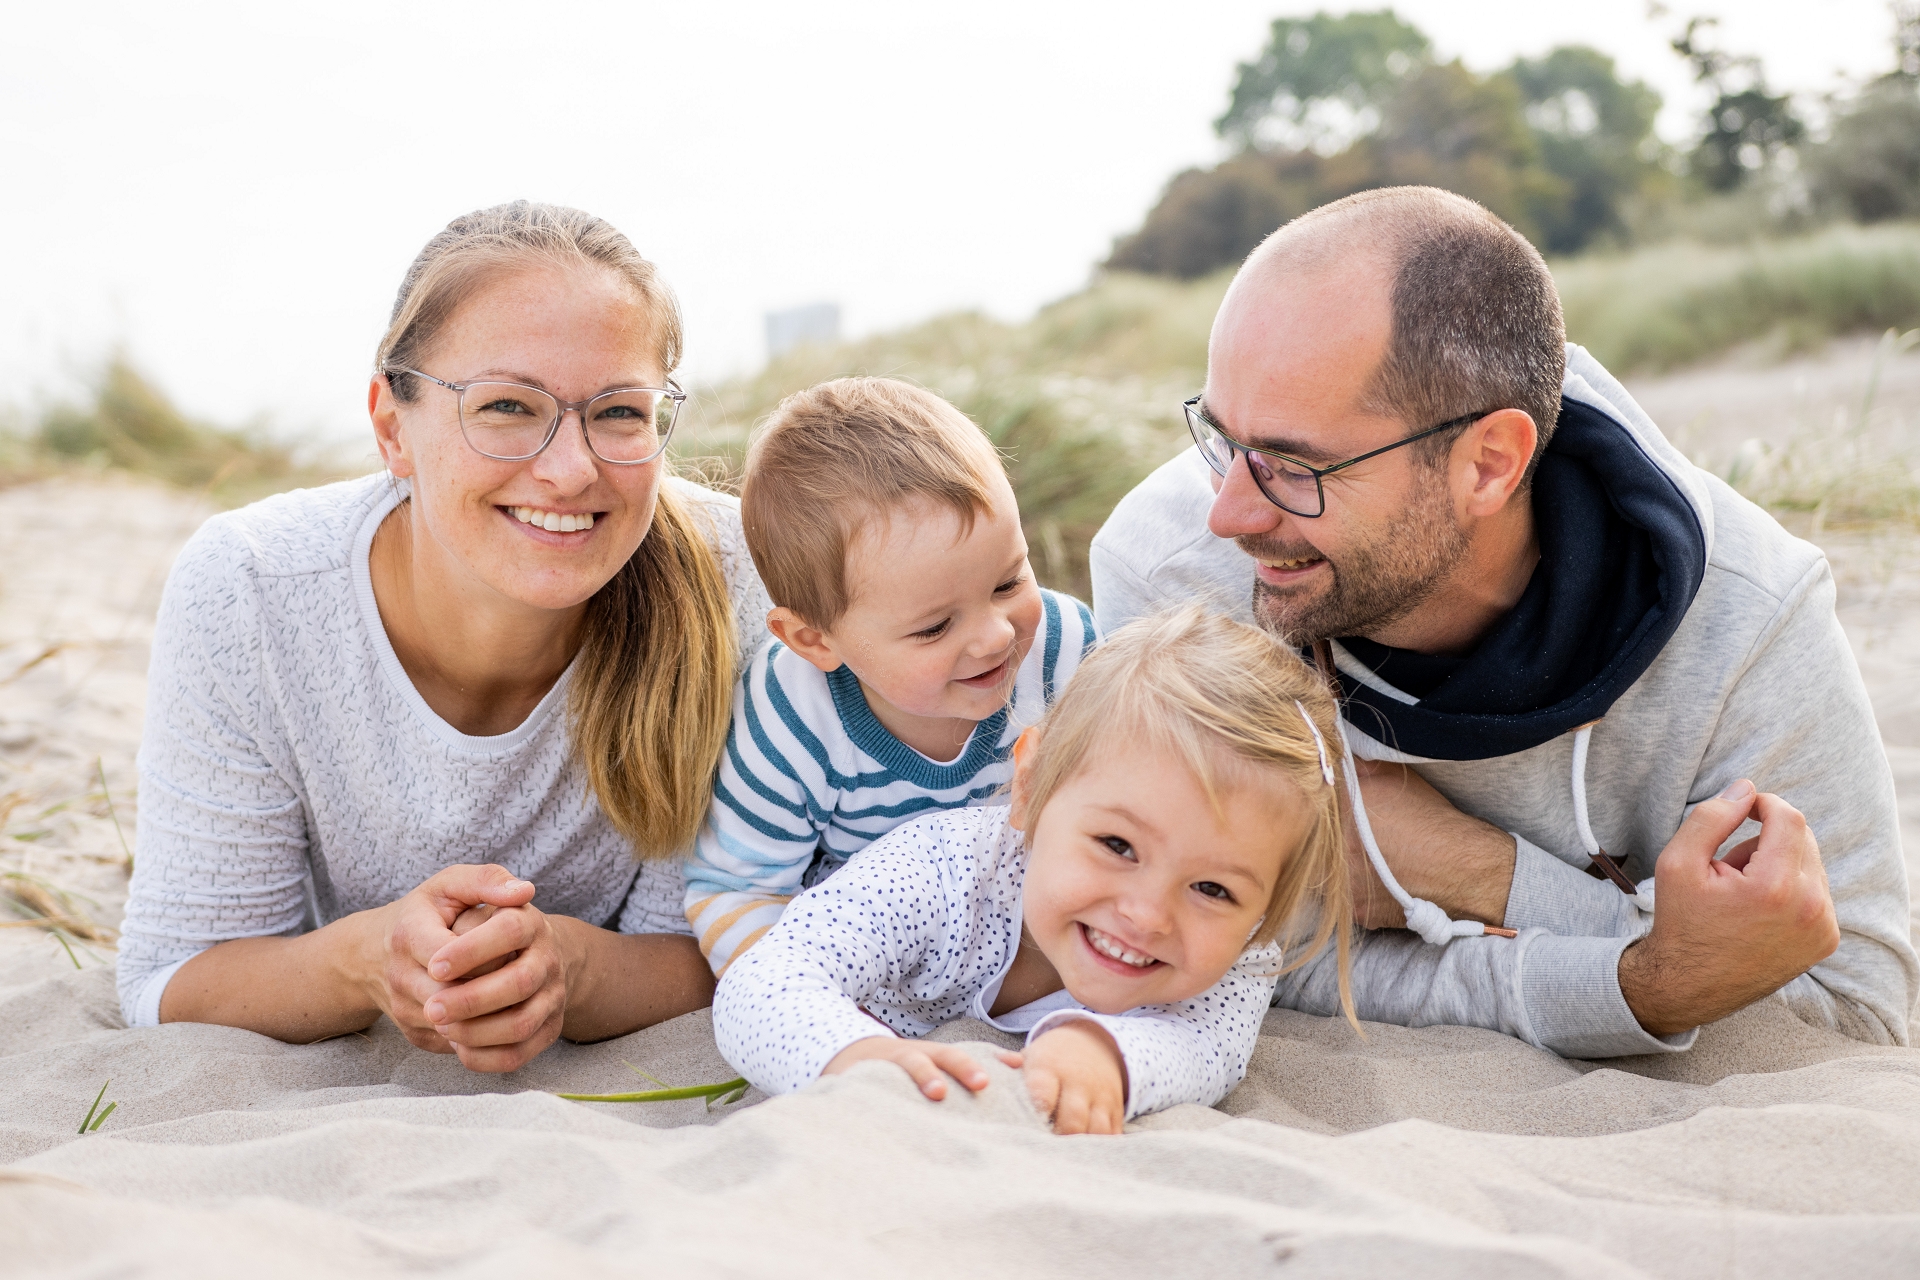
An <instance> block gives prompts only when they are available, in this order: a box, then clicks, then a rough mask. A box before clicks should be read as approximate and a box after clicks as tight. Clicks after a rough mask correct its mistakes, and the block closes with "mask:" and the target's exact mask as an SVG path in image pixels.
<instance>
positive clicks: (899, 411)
mask: <svg viewBox="0 0 1920 1280" xmlns="http://www.w3.org/2000/svg"><path fill="white" fill-rule="evenodd" d="M1005 476H1006V473H1005V471H1004V470H1003V468H1002V466H1001V462H1000V455H999V454H997V453H996V452H994V449H993V445H992V444H991V443H990V442H989V441H988V440H987V437H986V435H985V434H984V433H983V432H981V430H980V428H979V427H976V426H975V425H974V424H973V423H972V422H971V421H970V420H968V418H967V416H966V415H965V414H963V413H961V412H960V411H959V410H958V409H956V408H954V407H953V406H952V405H950V404H948V403H947V402H946V401H945V400H942V399H941V398H940V397H939V396H936V395H934V394H933V393H932V392H931V391H926V390H923V389H922V388H920V387H916V386H913V385H912V384H911V383H906V382H900V381H897V380H896V379H893V378H837V379H835V380H834V381H832V382H822V383H820V384H819V385H818V386H815V387H809V388H808V389H807V390H805V391H796V392H795V393H794V394H792V395H790V396H788V397H787V398H786V399H785V400H782V401H781V402H780V407H779V408H778V409H776V410H774V412H773V417H772V418H770V419H768V421H767V424H766V426H765V427H763V428H761V430H760V433H759V435H758V436H756V437H755V439H754V442H753V446H752V448H750V449H749V450H748V451H747V468H746V479H745V481H744V483H743V484H742V486H741V490H740V519H741V521H742V523H743V524H744V525H745V526H746V534H747V550H748V551H749V552H750V553H751V554H752V556H753V566H754V568H756V569H758V570H759V571H760V581H761V582H763V583H765V584H766V587H767V594H768V595H769V596H770V597H772V599H773V602H774V603H775V604H777V605H780V606H782V607H784V608H787V609H791V610H793V612H795V613H796V614H798V615H800V617H801V618H802V619H804V620H805V621H806V623H807V624H808V625H809V626H813V627H818V628H820V629H821V630H822V631H825V630H827V629H829V628H831V627H832V626H833V624H834V623H836V622H838V621H839V620H840V617H841V615H843V614H844V613H846V611H847V607H848V605H849V604H851V603H852V600H851V598H850V596H849V594H848V590H847V547H848V545H849V544H851V543H852V541H853V539H854V537H855V536H856V535H857V534H858V533H859V532H860V530H861V529H862V527H863V526H865V525H866V524H867V523H868V522H869V521H872V520H876V519H880V518H884V517H885V516H886V514H887V513H888V512H890V511H892V510H894V509H895V508H897V507H900V506H903V505H907V504H910V503H914V502H923V503H926V504H928V505H930V506H932V507H934V508H935V509H936V510H939V509H945V510H948V511H952V512H953V513H954V514H955V515H957V516H959V517H960V523H961V529H962V530H963V531H964V532H965V533H971V532H972V531H973V522H974V519H975V517H977V516H980V515H992V514H994V502H995V500H996V497H997V496H998V493H999V492H1004V490H1003V487H1002V486H1003V485H1004V483H1005Z"/></svg>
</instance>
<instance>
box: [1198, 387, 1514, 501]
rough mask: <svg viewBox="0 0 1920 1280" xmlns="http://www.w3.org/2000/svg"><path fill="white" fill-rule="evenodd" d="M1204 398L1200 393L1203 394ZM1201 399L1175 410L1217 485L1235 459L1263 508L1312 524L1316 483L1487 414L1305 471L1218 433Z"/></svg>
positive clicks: (1319, 488) (1322, 493)
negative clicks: (1263, 501) (1242, 463)
mask: <svg viewBox="0 0 1920 1280" xmlns="http://www.w3.org/2000/svg"><path fill="white" fill-rule="evenodd" d="M1203 394H1204V393H1203ZM1200 399H1201V397H1200V396H1194V397H1193V398H1192V399H1191V400H1186V401H1183V402H1182V403H1181V405H1180V407H1181V408H1182V409H1185V410H1186V411H1187V430H1188V431H1190V432H1192V433H1193V443H1194V446H1195V447H1196V448H1198V449H1199V450H1200V456H1201V457H1203V458H1205V459H1206V460H1207V465H1208V466H1210V467H1212V468H1213V469H1214V471H1215V472H1216V473H1217V474H1219V475H1220V477H1221V478H1222V479H1224V478H1226V476H1227V474H1228V473H1229V472H1231V471H1232V470H1233V461H1234V458H1235V457H1237V456H1244V457H1245V458H1246V460H1247V474H1248V475H1251V476H1252V477H1253V483H1254V487H1255V488H1257V489H1259V490H1260V492H1261V493H1262V494H1263V495H1264V496H1265V497H1266V499H1267V501H1268V502H1271V503H1272V504H1273V505H1274V506H1276V507H1278V508H1280V509H1281V510H1282V511H1285V512H1288V513H1290V514H1292V515H1296V516H1300V517H1301V518H1303V519H1307V520H1317V519H1319V518H1320V517H1321V516H1323V515H1325V514H1326V513H1327V491H1326V487H1325V486H1324V485H1323V484H1322V483H1321V480H1322V479H1323V478H1324V477H1326V476H1330V475H1332V474H1333V473H1334V472H1336V471H1344V470H1346V469H1347V468H1348V467H1351V466H1353V465H1354V464H1355V463H1359V462H1365V461H1366V460H1367V459H1368V458H1377V457H1379V456H1380V455H1381V454H1383V453H1391V452H1392V451H1393V450H1395V449H1398V448H1399V447H1400V446H1401V445H1403V444H1412V443H1413V442H1414V441H1415V440H1425V439H1426V438H1427V437H1428V436H1436V435H1439V434H1440V433H1441V432H1442V431H1452V430H1454V429H1455V428H1457V427H1464V426H1467V425H1469V424H1470V423H1473V422H1477V421H1479V420H1480V419H1481V418H1484V417H1486V416H1487V415H1488V414H1489V413H1492V412H1493V410H1491V409H1483V410H1481V411H1479V412H1477V413H1468V414H1462V415H1461V416H1460V417H1458V418H1449V419H1448V420H1447V421H1445V422H1443V423H1441V424H1440V425H1439V426H1437V427H1428V428H1427V429H1426V430H1425V431H1416V432H1414V434H1412V435H1410V436H1402V437H1401V438H1400V439H1398V440H1395V441H1394V442H1393V443H1392V444H1389V445H1383V446H1382V447H1380V448H1378V449H1374V450H1372V451H1371V452H1368V453H1363V454H1361V455H1360V456H1359V457H1357V458H1348V459H1347V460H1346V461H1345V462H1336V463H1334V464H1333V465H1332V466H1330V467H1315V466H1309V465H1308V464H1307V463H1304V462H1302V461H1300V459H1298V458H1290V457H1288V456H1287V455H1286V454H1284V453H1275V452H1273V451H1272V450H1271V449H1254V448H1250V447H1248V446H1247V445H1244V444H1241V443H1240V442H1239V441H1238V440H1235V439H1233V438H1232V437H1231V436H1229V435H1228V434H1227V433H1226V432H1224V431H1222V430H1221V429H1220V424H1218V423H1217V422H1215V421H1214V420H1213V419H1212V418H1209V417H1208V416H1207V413H1206V410H1204V409H1202V408H1201V407H1200Z"/></svg>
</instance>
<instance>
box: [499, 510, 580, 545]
mask: <svg viewBox="0 0 1920 1280" xmlns="http://www.w3.org/2000/svg"><path fill="white" fill-rule="evenodd" d="M494 510H496V511H498V512H500V514H501V515H503V516H505V517H506V518H507V519H508V520H511V521H512V522H513V523H514V524H515V525H516V526H517V527H518V528H519V529H520V531H521V532H522V533H523V534H525V535H526V536H527V537H529V538H532V539H533V540H534V541H535V542H538V543H540V544H541V545H543V546H549V547H578V546H581V545H582V544H584V543H585V542H587V541H588V540H589V539H590V538H591V537H592V535H593V528H594V524H595V522H596V521H597V519H598V518H599V517H601V516H604V515H606V514H607V513H606V512H604V511H562V510H558V509H555V508H552V507H530V506H518V505H515V506H500V507H495V508H494Z"/></svg>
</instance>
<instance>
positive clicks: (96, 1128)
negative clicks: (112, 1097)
mask: <svg viewBox="0 0 1920 1280" xmlns="http://www.w3.org/2000/svg"><path fill="white" fill-rule="evenodd" d="M119 1105H120V1104H119V1103H117V1102H109V1103H108V1104H107V1109H106V1110H105V1111H102V1112H101V1113H100V1118H99V1119H98V1120H95V1121H94V1122H93V1123H92V1124H90V1125H88V1126H87V1132H88V1133H98V1132H100V1126H101V1125H103V1124H105V1123H106V1122H107V1117H108V1116H110V1115H112V1114H113V1109H114V1108H115V1107H117V1106H119Z"/></svg>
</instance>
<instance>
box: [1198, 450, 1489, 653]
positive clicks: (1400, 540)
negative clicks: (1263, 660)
mask: <svg viewBox="0 0 1920 1280" xmlns="http://www.w3.org/2000/svg"><path fill="white" fill-rule="evenodd" d="M1415 493H1416V496H1415V498H1414V501H1413V502H1412V503H1411V504H1410V505H1409V506H1408V507H1407V508H1406V509H1405V510H1404V511H1402V512H1401V513H1400V517H1399V519H1397V520H1395V521H1394V522H1393V523H1392V524H1390V525H1388V526H1387V527H1386V528H1385V529H1383V530H1382V531H1381V532H1380V533H1379V534H1378V535H1376V536H1374V537H1372V538H1368V539H1366V540H1365V541H1356V542H1355V543H1354V544H1353V545H1351V546H1349V547H1347V548H1346V549H1345V550H1343V551H1341V553H1340V559H1339V560H1338V561H1335V560H1334V559H1333V557H1331V556H1327V557H1326V561H1327V568H1328V571H1329V572H1330V574H1331V576H1332V578H1333V581H1332V583H1331V585H1326V586H1320V587H1318V588H1315V589H1311V593H1310V594H1308V593H1307V592H1303V591H1301V590H1298V589H1296V590H1287V589H1285V588H1282V587H1275V586H1270V585H1269V584H1267V583H1265V582H1262V581H1261V580H1260V579H1259V578H1255V579H1254V581H1253V616H1254V618H1255V619H1256V620H1257V621H1258V622H1259V623H1260V625H1261V626H1262V627H1265V628H1266V629H1267V630H1268V631H1271V632H1273V633H1274V634H1275V635H1278V636H1280V637H1282V638H1284V639H1285V640H1287V641H1288V642H1289V643H1291V644H1299V645H1304V644H1309V643H1311V642H1313V641H1315V640H1330V639H1333V638H1334V637H1336V636H1364V635H1370V634H1373V633H1377V632H1379V631H1382V630H1384V629H1385V628H1387V627H1389V626H1391V625H1392V624H1394V623H1395V622H1398V621H1399V620H1400V619H1402V618H1404V617H1406V616H1407V615H1408V614H1409V613H1411V612H1413V611H1414V610H1415V609H1416V608H1418V607H1419V606H1420V605H1421V604H1422V603H1424V602H1425V601H1426V600H1427V598H1428V597H1429V596H1431V595H1432V594H1433V593H1434V591H1436V590H1437V589H1438V588H1439V587H1440V585H1441V584H1442V583H1443V582H1445V581H1446V579H1447V576H1448V575H1449V574H1450V573H1452V572H1453V570H1454V569H1455V568H1456V567H1457V566H1458V565H1459V563H1460V561H1461V560H1462V559H1463V558H1464V557H1465V556H1466V554H1467V546H1468V543H1467V535H1466V534H1465V533H1463V532H1462V531H1461V529H1460V527H1459V525H1457V524H1455V523H1454V519H1453V510H1452V502H1451V500H1450V495H1449V494H1448V492H1447V486H1446V485H1444V484H1441V483H1438V482H1437V481H1436V482H1435V483H1430V484H1425V485H1421V486H1419V487H1418V488H1417V489H1416V491H1415ZM1235 541H1236V542H1237V543H1238V544H1239V546H1240V549H1241V550H1242V551H1244V552H1246V553H1247V554H1248V555H1250V556H1253V557H1254V558H1255V559H1258V560H1265V561H1269V562H1272V561H1278V560H1289V559H1297V558H1300V557H1302V556H1313V555H1321V554H1322V553H1321V552H1320V551H1318V550H1317V549H1316V548H1314V547H1311V546H1307V545H1304V544H1303V545H1301V546H1297V547H1286V546H1281V545H1279V544H1276V543H1274V542H1271V541H1268V540H1266V539H1263V538H1237V539H1235Z"/></svg>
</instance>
